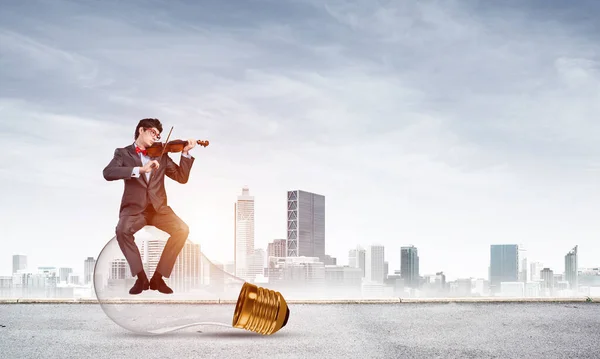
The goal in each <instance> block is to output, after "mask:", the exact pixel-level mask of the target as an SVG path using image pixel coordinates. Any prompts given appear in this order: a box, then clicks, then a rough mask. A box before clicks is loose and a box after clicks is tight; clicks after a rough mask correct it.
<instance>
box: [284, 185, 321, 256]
mask: <svg viewBox="0 0 600 359" xmlns="http://www.w3.org/2000/svg"><path fill="white" fill-rule="evenodd" d="M287 213H288V216H287V233H288V234H287V241H288V243H287V244H288V245H287V248H288V256H289V257H318V258H319V259H320V260H321V261H323V260H325V196H322V195H319V194H315V193H310V192H305V191H300V190H295V191H288V193H287Z"/></svg>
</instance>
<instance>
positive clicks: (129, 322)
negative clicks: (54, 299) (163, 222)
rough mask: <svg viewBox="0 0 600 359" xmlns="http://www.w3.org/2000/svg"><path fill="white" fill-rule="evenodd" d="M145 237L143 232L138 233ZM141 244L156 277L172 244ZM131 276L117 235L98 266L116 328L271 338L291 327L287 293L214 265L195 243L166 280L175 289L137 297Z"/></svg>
mask: <svg viewBox="0 0 600 359" xmlns="http://www.w3.org/2000/svg"><path fill="white" fill-rule="evenodd" d="M138 233H139V232H138ZM137 237H138V236H137V235H136V244H137V247H138V248H139V249H140V252H141V256H142V259H143V260H144V269H145V271H146V275H147V276H148V278H151V276H152V274H153V272H154V269H155V268H156V265H157V264H158V260H159V258H160V255H161V254H162V248H163V247H164V244H165V243H166V241H165V240H164V239H148V240H143V241H139V238H137ZM135 280H136V277H132V276H131V271H130V269H129V265H128V264H127V261H126V260H125V256H124V255H123V253H122V251H121V249H120V247H119V244H118V242H117V239H116V237H113V238H112V239H111V240H110V241H108V243H107V244H106V245H105V246H104V248H103V249H102V251H101V252H100V254H99V255H98V259H97V260H96V266H95V268H94V275H93V281H94V290H95V293H96V297H97V298H98V302H99V303H100V306H101V307H102V309H103V310H104V312H105V313H106V315H107V316H108V317H109V318H110V319H111V320H112V321H113V322H115V323H116V324H118V325H120V326H121V327H123V328H125V329H128V330H130V331H133V332H136V333H140V334H163V333H168V332H172V331H175V330H180V329H183V328H188V327H192V326H197V325H217V326H224V327H229V328H239V329H245V330H248V331H252V332H256V333H259V334H263V335H270V334H273V333H275V332H277V331H278V330H280V329H281V328H282V327H284V326H285V325H286V324H287V321H288V318H289V315H290V311H289V308H288V306H287V303H286V301H285V299H284V298H283V296H282V295H281V293H279V292H276V291H273V290H269V289H267V288H263V287H258V286H256V285H254V284H251V283H248V282H246V281H245V280H243V279H241V278H238V277H236V276H233V275H231V274H229V273H227V272H225V271H224V270H223V269H221V268H219V267H218V266H216V265H215V264H213V263H212V262H211V261H210V260H209V259H208V258H206V256H204V254H203V253H202V252H201V251H200V248H199V245H197V244H194V243H193V242H191V241H190V240H189V239H188V240H187V241H186V244H185V246H184V247H183V249H182V250H181V252H180V253H179V256H178V259H177V261H176V262H175V266H174V267H173V271H172V273H171V275H170V277H169V278H164V280H165V282H166V283H167V285H168V286H169V287H171V288H172V289H173V291H174V293H172V294H163V293H160V292H158V291H155V290H150V289H149V290H145V291H143V292H142V293H141V294H138V295H131V294H129V289H130V288H131V287H132V286H133V284H134V283H135Z"/></svg>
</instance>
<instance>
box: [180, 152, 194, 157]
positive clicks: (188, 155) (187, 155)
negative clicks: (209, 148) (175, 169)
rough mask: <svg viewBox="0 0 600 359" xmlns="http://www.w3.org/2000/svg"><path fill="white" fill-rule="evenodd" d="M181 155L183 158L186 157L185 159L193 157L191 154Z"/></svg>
mask: <svg viewBox="0 0 600 359" xmlns="http://www.w3.org/2000/svg"><path fill="white" fill-rule="evenodd" d="M181 155H182V156H183V157H185V158H192V155H190V153H189V152H188V153H183V152H182V153H181Z"/></svg>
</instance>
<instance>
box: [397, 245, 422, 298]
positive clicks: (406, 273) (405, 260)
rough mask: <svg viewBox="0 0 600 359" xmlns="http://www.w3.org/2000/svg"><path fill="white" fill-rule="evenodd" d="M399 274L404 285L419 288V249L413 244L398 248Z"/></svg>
mask: <svg viewBox="0 0 600 359" xmlns="http://www.w3.org/2000/svg"><path fill="white" fill-rule="evenodd" d="M400 276H401V278H402V279H403V280H404V286H405V287H408V288H419V251H418V250H417V247H415V246H412V245H411V246H405V247H401V248H400Z"/></svg>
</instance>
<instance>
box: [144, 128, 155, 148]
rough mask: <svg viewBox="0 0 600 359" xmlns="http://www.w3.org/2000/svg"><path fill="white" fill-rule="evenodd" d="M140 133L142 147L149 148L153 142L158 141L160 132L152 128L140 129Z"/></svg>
mask: <svg viewBox="0 0 600 359" xmlns="http://www.w3.org/2000/svg"><path fill="white" fill-rule="evenodd" d="M141 131H142V133H140V137H141V138H142V142H143V143H144V145H146V146H148V147H150V146H152V144H153V143H154V141H159V140H160V132H158V129H156V127H152V128H144V129H141Z"/></svg>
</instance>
